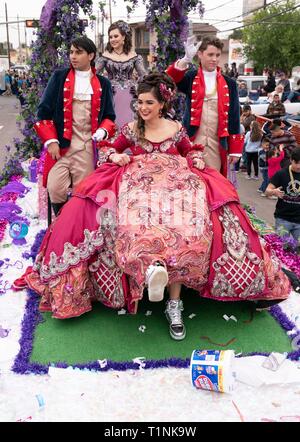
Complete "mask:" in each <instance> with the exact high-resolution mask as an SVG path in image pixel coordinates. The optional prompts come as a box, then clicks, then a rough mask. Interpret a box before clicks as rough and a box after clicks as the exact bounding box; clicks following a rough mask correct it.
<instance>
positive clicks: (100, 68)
mask: <svg viewBox="0 0 300 442" xmlns="http://www.w3.org/2000/svg"><path fill="white" fill-rule="evenodd" d="M105 65H106V62H105V58H104V57H101V56H100V57H99V58H98V59H97V60H96V70H97V73H98V74H101V73H102V71H103V70H104V68H105Z"/></svg>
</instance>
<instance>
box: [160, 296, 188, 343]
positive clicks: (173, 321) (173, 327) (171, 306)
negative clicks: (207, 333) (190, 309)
mask: <svg viewBox="0 0 300 442" xmlns="http://www.w3.org/2000/svg"><path fill="white" fill-rule="evenodd" d="M166 307H167V308H166V310H165V314H166V317H167V320H168V321H169V323H170V328H169V330H170V335H171V338H173V339H176V341H181V340H182V339H184V338H185V335H186V332H185V326H184V324H183V320H182V317H181V312H182V311H183V303H182V301H181V300H180V299H178V300H174V299H169V300H168V301H167V303H166Z"/></svg>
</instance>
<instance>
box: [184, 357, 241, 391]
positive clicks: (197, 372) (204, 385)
mask: <svg viewBox="0 0 300 442" xmlns="http://www.w3.org/2000/svg"><path fill="white" fill-rule="evenodd" d="M233 360H234V351H233V350H194V351H193V353H192V356H191V365H190V367H191V381H192V385H193V386H194V387H196V388H199V389H202V390H211V391H218V392H220V393H231V392H232V390H233V388H234V382H235V373H234V371H233Z"/></svg>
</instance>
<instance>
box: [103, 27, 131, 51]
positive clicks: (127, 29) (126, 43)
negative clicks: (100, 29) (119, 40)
mask: <svg viewBox="0 0 300 442" xmlns="http://www.w3.org/2000/svg"><path fill="white" fill-rule="evenodd" d="M114 29H118V30H119V31H120V34H121V35H123V36H124V37H125V40H124V46H123V52H124V53H125V54H126V55H127V54H129V52H130V50H131V48H132V31H131V29H130V26H129V25H128V23H126V22H125V21H123V20H118V21H116V22H114V23H112V24H111V25H110V27H109V28H108V37H109V34H110V32H111V31H113V30H114ZM105 49H106V50H107V51H108V52H113V47H112V45H111V44H110V42H109V40H108V43H107V45H106V48H105Z"/></svg>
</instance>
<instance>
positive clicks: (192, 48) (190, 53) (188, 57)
mask: <svg viewBox="0 0 300 442" xmlns="http://www.w3.org/2000/svg"><path fill="white" fill-rule="evenodd" d="M195 43H196V44H195ZM200 45H201V41H199V42H196V37H195V36H194V35H193V36H192V37H188V39H187V41H186V42H185V43H184V49H185V54H184V57H183V58H182V59H181V61H182V62H185V63H192V61H193V58H194V57H195V55H196V54H197V52H198V50H199V47H200Z"/></svg>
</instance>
